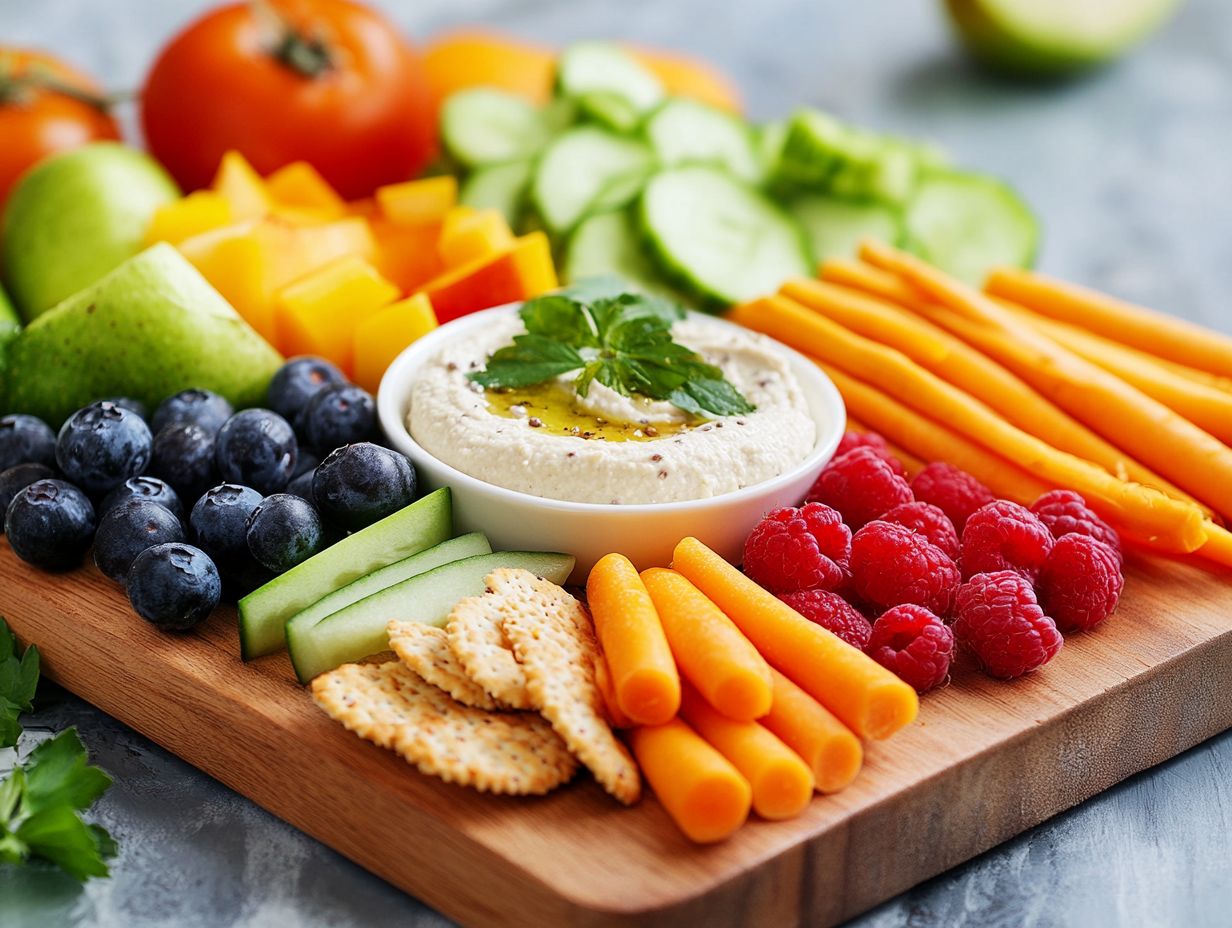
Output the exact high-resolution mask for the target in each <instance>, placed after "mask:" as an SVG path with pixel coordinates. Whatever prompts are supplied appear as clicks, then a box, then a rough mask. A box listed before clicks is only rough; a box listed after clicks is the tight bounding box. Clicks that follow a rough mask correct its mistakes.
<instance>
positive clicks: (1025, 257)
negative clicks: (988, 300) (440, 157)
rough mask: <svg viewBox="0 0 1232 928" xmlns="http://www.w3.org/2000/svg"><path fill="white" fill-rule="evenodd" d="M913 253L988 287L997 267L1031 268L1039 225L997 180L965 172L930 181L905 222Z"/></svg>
mask: <svg viewBox="0 0 1232 928" xmlns="http://www.w3.org/2000/svg"><path fill="white" fill-rule="evenodd" d="M904 222H905V231H906V242H907V247H908V248H909V249H910V250H911V251H913V252H915V253H916V254H918V255H919V256H920V257H922V258H926V259H927V260H929V261H931V262H932V263H933V264H936V265H937V266H938V267H940V268H942V269H943V270H946V271H949V272H950V273H951V274H953V275H954V276H955V277H958V278H961V279H962V280H965V281H967V282H968V283H971V284H979V283H982V282H983V279H984V275H985V273H987V271H988V269H989V268H991V267H993V266H994V265H997V264H1013V265H1018V266H1021V267H1029V266H1030V265H1031V264H1032V263H1033V262H1034V260H1035V252H1036V249H1037V248H1038V246H1039V236H1040V230H1039V224H1038V223H1037V222H1036V219H1035V216H1034V214H1033V213H1032V212H1031V209H1030V208H1029V207H1028V206H1027V204H1026V203H1024V202H1023V201H1022V199H1021V198H1020V197H1019V196H1018V194H1017V193H1015V192H1014V191H1013V189H1011V188H1010V187H1009V186H1008V185H1006V184H1005V183H1003V182H1002V181H1000V180H997V179H996V178H995V177H988V176H986V175H983V174H971V173H967V172H962V171H936V172H930V173H928V174H926V175H925V177H924V179H923V180H922V181H921V183H920V186H919V188H918V189H917V191H916V194H915V196H914V197H913V198H912V200H911V203H910V204H909V205H908V207H907V212H906V215H905V217H904Z"/></svg>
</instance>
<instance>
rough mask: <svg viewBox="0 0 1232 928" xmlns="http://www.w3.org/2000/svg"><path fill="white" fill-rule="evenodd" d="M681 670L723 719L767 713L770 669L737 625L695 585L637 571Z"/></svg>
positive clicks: (668, 573) (667, 574)
mask: <svg viewBox="0 0 1232 928" xmlns="http://www.w3.org/2000/svg"><path fill="white" fill-rule="evenodd" d="M642 580H643V581H644V582H645V584H646V589H647V590H649V591H650V598H651V599H652V600H653V601H654V604H655V608H656V609H657V610H658V612H659V618H660V620H661V621H662V622H663V631H664V632H666V633H667V642H668V644H669V645H671V649H672V654H673V655H675V658H676V663H677V664H678V665H679V667H680V672H681V673H682V674H683V675H684V677H685V679H687V680H688V681H689V682H690V683H692V684H693V685H694V686H696V687H697V688H698V690H700V691H701V694H702V695H703V696H704V697H705V698H706V700H707V702H709V703H710V705H712V706H714V707H715V708H716V709H718V710H719V711H720V712H721V713H723V714H724V715H726V716H727V717H728V718H732V719H738V720H740V721H743V722H751V721H753V719H756V718H760V717H761V716H763V715H765V714H766V713H767V712H769V711H770V667H769V666H768V665H767V664H766V661H765V658H763V657H762V656H761V655H760V654H759V653H758V652H757V648H755V647H753V645H752V643H751V642H750V641H749V640H748V639H747V638H746V637H744V635H742V634H741V633H740V629H739V628H737V627H736V626H735V624H733V622H732V620H731V619H729V618H728V617H727V616H725V615H724V614H723V613H722V612H721V611H720V610H719V607H718V606H716V605H715V604H714V603H713V602H711V601H710V600H709V599H707V598H706V596H705V594H703V593H702V592H701V591H700V590H699V589H698V588H697V587H695V586H694V585H693V584H692V583H690V582H689V581H688V580H686V579H685V578H684V577H682V576H681V575H680V574H678V573H676V572H675V571H674V570H665V569H664V568H662V567H652V568H650V569H649V570H644V571H642Z"/></svg>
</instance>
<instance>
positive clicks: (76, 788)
mask: <svg viewBox="0 0 1232 928" xmlns="http://www.w3.org/2000/svg"><path fill="white" fill-rule="evenodd" d="M38 667H39V657H38V650H37V649H36V648H35V647H34V646H33V645H32V646H30V647H28V648H26V650H25V653H24V654H22V655H21V657H20V658H19V657H18V656H17V642H16V640H15V639H14V637H13V633H12V632H11V631H10V630H9V627H8V624H7V623H6V622H5V621H4V619H0V725H3V726H4V729H3V735H4V737H5V739H8V738H9V737H10V736H11V740H3V741H0V744H3V745H4V746H6V747H11V746H12V745H14V744H16V742H17V735H18V734H20V733H21V727H20V726H19V725H18V724H17V716H18V714H19V713H20V712H23V711H28V710H29V709H30V703H31V700H32V699H33V698H34V689H35V687H36V685H37V684H38V672H39V671H38ZM110 785H111V777H109V776H108V775H107V774H106V773H104V772H103V771H102V770H100V769H99V768H97V767H92V766H90V761H89V758H88V757H87V756H86V749H85V746H84V745H83V744H82V743H81V739H80V738H79V737H77V731H76V730H75V729H72V728H69V729H65V730H64V731H62V732H60V734H58V735H56V736H55V737H54V738H52V739H51V740H50V741H44V742H43V743H42V744H40V745H39V746H38V747H36V748H35V749H34V750H33V751H31V752H30V755H29V757H27V758H26V760H25V762H24V763H22V764H20V765H19V766H17V767H14V768H13V770H12V771H11V772H10V773H9V775H8V777H6V778H5V779H4V780H0V863H7V864H24V863H26V862H27V861H30V860H45V861H49V862H51V863H53V864H55V865H56V866H58V867H60V869H62V870H64V871H65V872H66V873H68V874H70V875H72V876H74V877H76V878H77V879H79V880H85V879H88V878H89V877H92V876H106V875H107V873H108V869H107V862H106V861H107V858H108V857H111V856H113V855H114V854H115V849H116V848H115V842H114V841H113V840H112V838H111V835H109V834H108V833H107V832H106V831H105V830H104V829H103V828H101V827H99V826H98V825H91V824H90V823H88V822H86V821H84V820H83V819H82V817H81V812H83V811H84V810H85V809H88V808H89V807H90V805H91V804H92V803H93V802H94V800H96V799H97V798H98V797H99V796H101V795H102V794H103V793H104V792H105V791H106V789H107V787H109V786H110Z"/></svg>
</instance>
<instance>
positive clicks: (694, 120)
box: [646, 98, 762, 181]
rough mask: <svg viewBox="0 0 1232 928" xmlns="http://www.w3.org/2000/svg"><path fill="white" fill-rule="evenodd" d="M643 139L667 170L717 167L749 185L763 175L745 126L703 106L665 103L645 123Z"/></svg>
mask: <svg viewBox="0 0 1232 928" xmlns="http://www.w3.org/2000/svg"><path fill="white" fill-rule="evenodd" d="M646 138H647V139H649V140H650V147H651V148H653V149H654V152H655V154H656V155H658V156H659V161H661V162H662V163H663V164H665V165H667V166H668V167H674V166H675V165H678V164H693V163H699V162H700V163H708V164H719V165H722V166H723V167H725V168H727V169H728V170H729V171H731V172H732V173H733V174H735V175H736V176H737V177H740V178H743V179H744V180H749V181H756V180H757V179H758V178H759V177H761V174H762V172H761V166H760V164H759V162H758V158H757V153H756V152H755V150H754V148H753V138H752V133H751V132H750V131H749V127H748V124H747V123H745V122H744V120H742V119H738V118H736V117H735V116H732V115H731V114H730V113H725V112H723V111H722V110H718V109H715V108H714V107H712V106H707V105H706V104H704V103H698V102H696V101H694V100H686V99H684V98H676V99H671V100H668V101H667V102H666V103H664V104H663V105H662V106H660V107H659V108H658V109H657V110H655V111H654V113H653V114H652V115H651V116H650V118H649V119H647V120H646Z"/></svg>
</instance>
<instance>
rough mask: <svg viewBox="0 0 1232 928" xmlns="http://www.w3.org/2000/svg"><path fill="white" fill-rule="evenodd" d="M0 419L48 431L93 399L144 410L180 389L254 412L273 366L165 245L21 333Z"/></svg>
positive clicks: (11, 352) (11, 353)
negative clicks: (21, 418) (27, 416)
mask: <svg viewBox="0 0 1232 928" xmlns="http://www.w3.org/2000/svg"><path fill="white" fill-rule="evenodd" d="M7 355H8V372H7V375H6V395H5V397H4V403H3V404H2V405H0V411H7V412H26V413H31V414H33V415H36V416H39V417H40V418H42V419H45V420H46V421H47V422H49V423H52V424H53V425H54V424H58V423H60V422H61V421H63V420H64V419H65V418H67V417H68V416H69V415H70V414H71V413H72V412H73V411H74V410H76V409H78V408H80V407H81V406H84V405H85V404H87V403H89V402H92V401H93V400H95V399H97V398H98V397H100V396H113V395H123V396H131V397H133V398H134V399H138V400H141V401H142V402H144V403H146V404H147V405H148V406H149V407H150V408H151V409H152V408H154V406H156V405H157V404H158V403H159V401H160V400H162V399H164V398H165V397H167V396H169V395H171V394H172V393H175V392H177V391H179V390H183V389H186V388H188V387H201V388H204V389H207V390H213V391H215V392H217V393H221V394H222V395H223V396H225V397H226V398H227V399H229V400H230V401H231V402H232V403H233V404H234V405H235V406H237V407H240V406H253V405H258V404H259V403H261V401H262V399H263V397H264V395H265V388H266V386H267V385H268V383H269V379H270V377H272V376H273V374H274V371H276V370H277V369H278V367H279V365H280V364H281V363H282V357H281V356H280V355H279V354H278V352H276V351H275V350H274V349H273V348H271V347H270V345H269V344H268V343H267V342H266V341H265V340H264V339H263V338H261V336H260V335H258V334H257V333H256V332H255V331H254V330H253V329H252V328H251V327H250V326H249V325H248V323H247V322H245V321H244V320H243V319H242V318H240V316H239V314H238V313H237V312H236V311H235V310H234V309H232V308H231V305H230V304H229V303H228V302H227V301H226V300H225V299H223V298H222V296H221V295H220V294H219V293H218V291H217V290H215V289H214V288H213V287H211V286H210V284H209V282H208V281H206V279H205V278H204V277H202V276H201V274H200V272H198V271H197V269H196V268H194V267H193V266H192V265H191V264H189V263H188V261H187V259H185V258H184V256H183V255H181V254H180V253H179V252H178V251H176V250H175V249H174V248H173V247H171V246H170V245H168V244H166V243H162V244H158V245H154V246H153V247H151V248H148V249H146V250H145V251H143V252H141V253H140V254H138V255H136V256H135V257H132V258H129V259H128V260H127V261H125V262H124V263H123V264H121V265H120V266H119V267H117V268H116V269H115V270H113V271H112V272H111V273H109V274H107V275H106V276H104V277H103V278H102V279H101V280H98V281H96V282H95V283H93V284H91V285H90V286H89V287H87V288H86V289H84V290H82V291H81V292H79V293H76V294H74V295H73V296H71V297H69V298H68V299H67V300H65V301H64V302H63V303H61V304H60V305H59V306H56V307H55V308H53V309H51V310H49V311H47V312H45V313H43V315H41V316H39V317H38V319H36V320H34V322H32V323H30V324H29V325H28V326H26V328H25V329H23V330H22V332H21V334H20V335H18V336H17V338H15V339H14V340H13V341H12V342H11V343H10V344H9V348H8V352H7Z"/></svg>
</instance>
